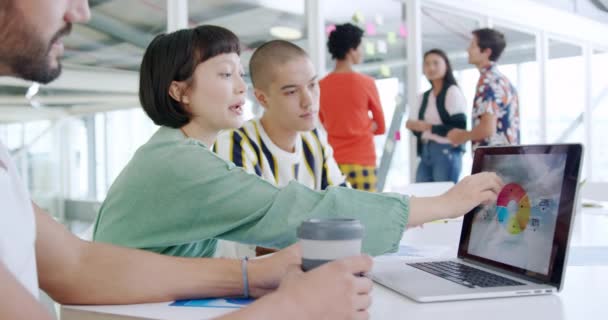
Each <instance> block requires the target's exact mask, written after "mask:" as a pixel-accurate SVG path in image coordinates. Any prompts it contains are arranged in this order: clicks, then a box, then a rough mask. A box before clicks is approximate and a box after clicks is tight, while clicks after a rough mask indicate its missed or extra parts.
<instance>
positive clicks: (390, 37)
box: [386, 31, 397, 44]
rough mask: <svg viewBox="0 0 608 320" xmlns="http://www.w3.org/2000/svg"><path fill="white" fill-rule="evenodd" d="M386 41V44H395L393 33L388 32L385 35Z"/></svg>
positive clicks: (395, 38) (394, 34)
mask: <svg viewBox="0 0 608 320" xmlns="http://www.w3.org/2000/svg"><path fill="white" fill-rule="evenodd" d="M386 41H387V42H388V44H395V43H397V34H396V33H395V32H393V31H389V32H387V33H386Z"/></svg>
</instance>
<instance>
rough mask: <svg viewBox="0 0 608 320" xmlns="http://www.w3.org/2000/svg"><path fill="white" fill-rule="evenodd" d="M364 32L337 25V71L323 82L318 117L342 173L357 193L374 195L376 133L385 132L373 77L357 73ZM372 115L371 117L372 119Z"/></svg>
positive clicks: (333, 44) (333, 37) (333, 38)
mask: <svg viewBox="0 0 608 320" xmlns="http://www.w3.org/2000/svg"><path fill="white" fill-rule="evenodd" d="M362 37H363V30H361V29H360V28H359V27H357V26H355V25H352V24H350V23H346V24H342V25H337V26H336V29H335V30H334V31H333V32H332V33H331V34H330V35H329V40H328V41H327V47H328V49H329V52H330V53H331V56H332V59H334V60H336V67H335V69H334V70H333V72H331V73H330V74H329V75H327V76H326V77H325V78H323V79H322V80H321V81H320V82H319V85H320V87H321V106H320V110H319V118H320V120H321V123H323V125H324V126H325V129H326V130H327V134H328V140H329V144H330V145H331V146H332V147H333V148H334V157H335V159H336V162H337V163H338V165H339V166H340V170H341V171H342V173H343V174H344V175H345V176H346V179H347V180H348V182H349V183H350V184H351V186H352V187H353V188H355V189H360V190H366V191H372V192H374V191H376V152H375V146H374V135H380V134H384V132H385V131H386V128H385V124H384V113H383V112H382V106H381V105H380V97H379V95H378V89H377V88H376V84H375V82H374V78H372V77H369V76H366V75H363V74H360V73H358V72H356V71H354V70H353V65H355V64H359V63H361V62H362V61H363V50H362V45H361V38H362ZM370 111H371V117H370Z"/></svg>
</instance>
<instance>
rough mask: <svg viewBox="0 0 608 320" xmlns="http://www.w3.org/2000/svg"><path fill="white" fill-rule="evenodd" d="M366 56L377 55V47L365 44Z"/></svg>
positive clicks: (369, 43) (371, 43) (370, 43)
mask: <svg viewBox="0 0 608 320" xmlns="http://www.w3.org/2000/svg"><path fill="white" fill-rule="evenodd" d="M365 54H367V55H368V56H373V55H375V54H376V46H374V43H373V42H369V41H367V42H365Z"/></svg>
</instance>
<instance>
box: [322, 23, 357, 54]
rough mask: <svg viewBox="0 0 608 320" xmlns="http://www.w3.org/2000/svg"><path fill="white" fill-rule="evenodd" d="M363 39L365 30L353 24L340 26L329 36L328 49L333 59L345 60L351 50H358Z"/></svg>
mask: <svg viewBox="0 0 608 320" xmlns="http://www.w3.org/2000/svg"><path fill="white" fill-rule="evenodd" d="M361 38H363V29H361V28H359V27H357V26H355V25H353V24H351V23H345V24H339V25H337V26H336V29H335V30H334V31H332V32H331V33H330V34H329V40H327V49H329V53H331V58H332V59H337V60H343V59H344V57H346V54H347V53H348V51H350V49H357V47H358V46H359V45H360V44H361Z"/></svg>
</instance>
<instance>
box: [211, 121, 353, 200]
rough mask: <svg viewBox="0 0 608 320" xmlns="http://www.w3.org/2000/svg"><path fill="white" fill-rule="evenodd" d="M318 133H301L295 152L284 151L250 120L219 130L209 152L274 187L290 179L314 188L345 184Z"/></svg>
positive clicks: (286, 182) (329, 149) (259, 126)
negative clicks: (237, 127)
mask: <svg viewBox="0 0 608 320" xmlns="http://www.w3.org/2000/svg"><path fill="white" fill-rule="evenodd" d="M321 132H322V131H320V130H318V129H314V130H312V131H308V132H301V133H300V134H299V135H298V136H297V141H296V144H295V151H294V152H287V151H285V150H283V149H281V148H279V147H278V146H277V145H275V144H274V143H273V142H272V140H271V139H270V137H268V135H267V134H266V132H265V131H264V128H263V126H262V124H261V123H260V120H259V119H254V120H250V121H248V122H246V123H245V124H244V125H243V127H241V128H240V129H236V130H230V131H226V132H223V133H221V134H220V135H219V137H218V138H217V141H216V143H215V145H214V146H213V151H214V152H216V153H217V154H218V155H219V156H220V157H222V158H224V159H226V160H229V161H232V162H234V164H236V165H237V166H239V167H242V168H243V169H245V171H247V172H249V173H255V174H257V175H258V176H260V177H262V178H264V179H265V180H267V181H269V182H271V183H272V184H274V185H275V186H277V187H283V186H286V185H287V184H288V183H289V182H290V181H292V180H295V181H298V182H299V183H301V184H303V185H305V186H307V187H309V188H311V189H315V190H325V189H326V188H327V187H328V186H346V182H345V180H344V177H343V176H342V173H341V172H340V169H339V168H338V165H337V164H336V161H335V160H334V158H333V150H332V148H331V147H330V146H329V144H328V143H327V138H326V137H325V135H324V134H322V133H321Z"/></svg>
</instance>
